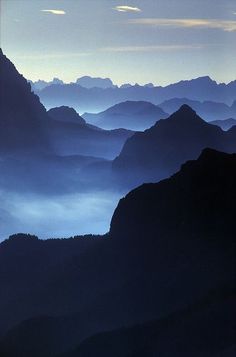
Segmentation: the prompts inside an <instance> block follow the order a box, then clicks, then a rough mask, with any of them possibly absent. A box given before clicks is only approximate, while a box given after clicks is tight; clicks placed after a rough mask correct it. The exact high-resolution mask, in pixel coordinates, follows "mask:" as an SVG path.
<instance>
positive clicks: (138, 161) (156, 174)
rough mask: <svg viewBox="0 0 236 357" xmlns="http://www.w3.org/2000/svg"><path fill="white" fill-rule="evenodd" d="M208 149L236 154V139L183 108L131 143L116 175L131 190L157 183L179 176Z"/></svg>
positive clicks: (115, 166) (116, 163) (115, 167)
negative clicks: (187, 161) (136, 186)
mask: <svg viewBox="0 0 236 357" xmlns="http://www.w3.org/2000/svg"><path fill="white" fill-rule="evenodd" d="M205 147H210V148H213V149H217V150H221V151H226V152H234V151H235V150H236V144H235V138H234V137H233V136H232V135H231V136H230V135H229V134H228V132H224V131H222V130H221V129H220V128H218V127H216V126H213V125H210V124H208V123H206V122H205V121H204V120H202V119H201V118H200V117H199V116H198V115H197V114H196V112H195V111H193V110H192V109H191V108H190V107H189V106H187V105H183V106H182V107H181V108H180V109H179V110H178V111H177V112H175V113H174V114H172V115H171V116H170V117H169V118H168V119H165V120H160V121H159V122H157V123H156V125H154V126H153V127H152V128H150V129H148V130H146V131H144V132H143V133H136V134H135V135H134V136H133V137H131V138H130V139H129V140H127V141H126V143H125V145H124V147H123V149H122V151H121V153H120V155H119V156H118V157H117V158H116V159H115V160H114V162H113V171H114V173H115V174H116V175H118V177H119V179H121V180H122V181H123V182H124V183H126V184H127V185H128V186H130V185H135V184H136V185H138V184H141V183H143V182H150V181H157V180H160V179H163V178H165V177H168V176H170V175H171V174H173V173H174V172H176V171H177V170H178V169H179V168H180V166H181V164H182V163H184V162H185V161H186V160H190V159H196V158H197V157H198V155H199V154H200V152H201V151H202V150H203V149H204V148H205Z"/></svg>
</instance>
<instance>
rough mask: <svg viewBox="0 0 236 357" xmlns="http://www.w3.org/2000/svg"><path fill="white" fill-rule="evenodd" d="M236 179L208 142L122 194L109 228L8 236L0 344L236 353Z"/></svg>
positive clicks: (76, 352) (86, 352)
mask: <svg viewBox="0 0 236 357" xmlns="http://www.w3.org/2000/svg"><path fill="white" fill-rule="evenodd" d="M235 180H236V155H235V154H232V155H229V154H225V153H220V152H216V151H214V150H211V149H206V150H204V151H203V153H202V154H201V156H200V157H199V159H198V160H197V161H190V162H187V163H186V164H185V165H183V166H182V169H181V171H180V172H178V173H177V174H175V175H174V176H172V177H171V178H170V179H166V180H164V181H162V182H160V183H157V184H148V185H143V186H141V187H139V188H138V189H136V190H133V191H132V192H130V193H129V194H128V195H127V196H126V197H125V198H124V199H122V200H121V201H120V203H119V205H118V207H117V209H116V211H115V213H114V215H113V218H112V222H111V230H110V233H109V235H106V236H104V237H77V238H75V239H69V240H47V241H41V240H39V239H37V238H36V237H29V236H25V235H20V236H14V237H12V238H11V239H9V240H6V241H5V242H3V243H2V244H0V258H1V259H0V276H1V291H0V298H1V304H0V314H1V320H0V336H1V339H0V353H1V354H2V355H4V357H13V356H14V357H15V356H16V355H17V356H20V357H21V356H22V357H23V356H24V357H32V356H37V357H39V356H42V355H43V356H44V357H49V356H50V357H52V356H53V357H58V356H59V355H60V356H64V357H72V356H73V357H75V356H79V357H83V356H94V355H99V356H100V355H101V356H104V357H106V356H111V355H112V356H117V357H124V356H127V357H128V356H130V355H133V356H135V357H139V356H148V357H152V356H157V355H166V356H167V355H168V356H169V355H175V356H177V357H182V356H184V357H185V356H186V357H189V356H194V357H195V356H196V357H198V356H200V355H201V356H204V357H215V356H218V355H219V356H220V355H221V353H222V355H223V353H226V355H227V356H231V355H232V352H233V349H232V345H233V343H234V330H233V325H234V321H233V320H234V311H235V310H234V308H233V302H232V297H233V296H234V289H235V280H234V277H235V217H234V207H235V200H236V186H235ZM151 320H152V322H150V321H151ZM127 327H129V328H127ZM39 331H40V334H39ZM104 331H107V332H104ZM101 332H104V333H102V334H99V335H97V334H98V333H101ZM90 336H94V337H92V338H90V339H89V340H86V338H88V337H90ZM219 336H220V337H219ZM84 339H85V341H84V342H83V343H81V341H82V340H84ZM227 352H228V354H227ZM229 353H231V354H229Z"/></svg>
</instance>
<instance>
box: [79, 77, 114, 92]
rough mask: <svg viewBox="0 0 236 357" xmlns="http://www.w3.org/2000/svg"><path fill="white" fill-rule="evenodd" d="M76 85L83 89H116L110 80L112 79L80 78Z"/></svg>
mask: <svg viewBox="0 0 236 357" xmlns="http://www.w3.org/2000/svg"><path fill="white" fill-rule="evenodd" d="M76 84H79V85H80V86H81V87H84V88H88V89H90V88H102V89H106V88H112V87H114V84H113V83H112V81H111V80H110V78H99V77H97V78H94V77H90V76H84V77H81V78H78V79H77V81H76Z"/></svg>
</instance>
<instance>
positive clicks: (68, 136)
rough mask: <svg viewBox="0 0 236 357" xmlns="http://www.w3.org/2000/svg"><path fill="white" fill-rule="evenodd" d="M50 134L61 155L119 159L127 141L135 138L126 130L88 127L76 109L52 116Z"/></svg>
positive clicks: (53, 111)
mask: <svg viewBox="0 0 236 357" xmlns="http://www.w3.org/2000/svg"><path fill="white" fill-rule="evenodd" d="M47 113H48V116H49V117H50V118H51V119H52V120H48V121H47V125H46V127H47V130H48V136H49V138H50V141H51V143H52V145H53V148H54V150H55V152H56V153H57V154H59V155H85V156H94V157H102V158H105V159H113V158H115V157H116V156H117V155H118V154H119V153H120V151H121V149H122V147H123V145H124V143H125V141H126V139H128V138H129V137H130V136H132V135H133V134H134V132H133V131H130V130H125V129H117V130H103V129H101V128H98V127H96V126H93V125H90V124H87V123H86V121H85V120H84V119H83V118H82V117H81V116H80V115H79V114H78V113H77V112H76V111H75V110H74V109H73V108H69V107H66V106H62V107H58V108H52V109H50V110H49V111H48V112H47Z"/></svg>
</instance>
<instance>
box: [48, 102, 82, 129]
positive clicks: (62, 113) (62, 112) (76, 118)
mask: <svg viewBox="0 0 236 357" xmlns="http://www.w3.org/2000/svg"><path fill="white" fill-rule="evenodd" d="M48 115H49V116H50V118H52V119H54V120H59V121H64V122H73V123H76V124H81V125H84V124H86V122H85V120H84V119H83V118H82V117H81V116H80V115H79V114H78V113H77V112H76V110H75V109H74V108H71V107H68V106H65V105H62V106H61V107H55V108H51V109H49V111H48Z"/></svg>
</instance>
